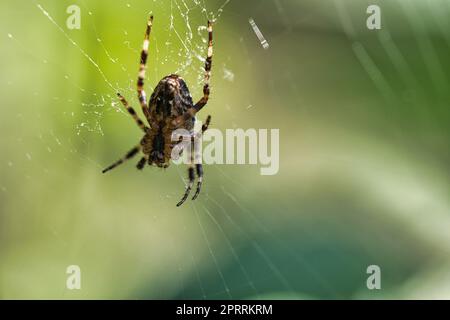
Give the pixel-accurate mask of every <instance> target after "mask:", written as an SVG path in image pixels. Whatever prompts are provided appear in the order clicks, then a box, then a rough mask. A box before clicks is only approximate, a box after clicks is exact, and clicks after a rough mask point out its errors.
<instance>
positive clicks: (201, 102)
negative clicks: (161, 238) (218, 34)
mask: <svg viewBox="0 0 450 320" xmlns="http://www.w3.org/2000/svg"><path fill="white" fill-rule="evenodd" d="M208 38H209V39H208V55H207V57H206V60H205V84H204V85H203V97H202V98H201V99H200V100H199V101H198V102H197V103H196V104H195V105H194V109H195V112H196V113H197V112H198V111H200V109H201V108H203V107H204V106H205V105H206V103H207V102H208V98H209V79H210V78H211V66H212V55H213V42H212V41H213V39H212V22H211V21H208Z"/></svg>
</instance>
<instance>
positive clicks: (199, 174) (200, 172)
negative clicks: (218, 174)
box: [192, 115, 211, 200]
mask: <svg viewBox="0 0 450 320" xmlns="http://www.w3.org/2000/svg"><path fill="white" fill-rule="evenodd" d="M210 123H211V116H210V115H208V117H206V121H205V123H204V124H203V125H202V135H203V133H205V131H206V130H208V127H209V124H210ZM195 169H196V171H197V177H198V181H197V190H195V194H194V196H193V197H192V200H195V199H197V197H198V195H199V194H200V190H201V189H202V183H203V165H202V164H201V163H197V164H196V165H195Z"/></svg>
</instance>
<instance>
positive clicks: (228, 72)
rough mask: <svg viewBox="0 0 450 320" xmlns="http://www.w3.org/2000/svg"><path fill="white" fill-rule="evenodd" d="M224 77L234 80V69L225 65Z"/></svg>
mask: <svg viewBox="0 0 450 320" xmlns="http://www.w3.org/2000/svg"><path fill="white" fill-rule="evenodd" d="M223 79H225V80H228V81H230V82H233V81H234V73H233V71H231V70H229V69H227V68H226V67H225V66H224V67H223Z"/></svg>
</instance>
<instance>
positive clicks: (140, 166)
mask: <svg viewBox="0 0 450 320" xmlns="http://www.w3.org/2000/svg"><path fill="white" fill-rule="evenodd" d="M148 158H149V155H148V154H145V155H144V156H143V157H142V158H141V160H139V162H138V163H137V165H136V168H138V170H142V169H144V167H145V164H146V163H147V161H148Z"/></svg>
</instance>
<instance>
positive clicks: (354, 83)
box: [0, 0, 450, 299]
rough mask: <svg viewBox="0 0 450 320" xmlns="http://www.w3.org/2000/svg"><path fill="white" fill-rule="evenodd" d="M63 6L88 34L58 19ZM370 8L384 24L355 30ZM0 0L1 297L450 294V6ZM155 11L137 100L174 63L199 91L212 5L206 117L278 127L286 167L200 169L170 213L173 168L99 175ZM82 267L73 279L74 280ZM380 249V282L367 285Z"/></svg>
mask: <svg viewBox="0 0 450 320" xmlns="http://www.w3.org/2000/svg"><path fill="white" fill-rule="evenodd" d="M71 4H76V5H78V6H79V7H80V8H81V29H80V30H69V29H68V28H67V27H66V19H67V18H68V16H69V14H68V13H66V8H67V7H68V6H69V5H71ZM370 4H378V5H379V6H380V7H381V12H382V28H381V30H368V29H367V27H366V19H367V17H368V14H367V13H366V9H367V7H368V5H370ZM38 5H40V6H41V8H43V9H44V10H46V11H48V13H49V14H50V16H51V17H52V19H54V20H53V21H54V23H53V22H52V21H51V20H50V19H49V17H47V16H46V15H45V14H44V13H43V11H42V10H40V9H39V7H38ZM0 8H1V10H0V15H1V18H0V29H1V30H2V34H1V36H0V39H1V40H0V41H1V51H0V63H1V73H0V81H1V87H0V88H1V97H2V107H1V111H0V112H1V113H0V148H1V151H0V152H1V153H0V297H1V298H4V299H6V298H8V299H19V298H22V299H33V298H38V299H49V298H61V299H80V298H88V299H94V298H95V299H104V298H114V299H155V298H158V299H161V298H163V299H171V298H179V299H219V298H225V299H227V298H236V299H241V298H300V299H308V298H314V299H324V298H329V299H363V298H364V299H386V298H400V299H407V298H425V299H431V298H450V271H449V270H450V268H449V267H450V256H449V253H450V232H449V230H450V197H449V195H450V179H449V178H450V152H449V138H450V132H449V128H450V125H449V123H450V121H449V120H450V117H449V116H450V112H449V104H448V101H449V98H450V93H449V90H448V88H449V80H450V59H449V55H448V52H449V50H450V32H449V30H450V25H449V24H450V19H448V17H449V16H450V1H439V0H433V1H431V0H428V1H419V0H384V1H375V0H373V1H366V0H334V1H332V0H320V1H317V0H302V1H300V0H271V1H259V0H251V1H250V0H248V1H237V0H231V1H226V0H218V1H211V0H171V1H169V0H167V1H166V0H147V1H138V0H127V1H114V2H112V1H106V0H103V1H100V0H98V1H92V0H84V1H81V0H73V1H66V0H63V1H50V0H42V1H11V0H6V1H2V2H1V3H0ZM150 11H151V12H153V14H154V16H155V21H154V28H153V30H152V34H151V42H150V56H149V63H148V72H147V81H146V89H147V93H148V95H150V92H151V90H152V88H153V87H154V86H155V85H156V83H157V82H158V81H159V79H160V78H162V77H163V76H165V75H167V74H169V73H172V72H179V73H180V74H181V75H183V76H184V78H185V79H186V80H187V82H188V85H189V87H190V89H191V93H192V95H193V96H194V100H196V99H198V98H199V97H200V96H201V89H202V77H203V71H202V68H203V62H202V61H201V58H202V57H204V55H205V54H206V45H205V44H204V42H203V39H204V38H205V37H206V34H205V31H204V30H203V28H202V26H204V25H205V24H206V18H207V17H208V18H215V19H216V23H215V26H214V41H215V43H214V57H213V71H212V72H213V73H212V89H211V90H212V94H211V98H210V102H209V103H208V105H207V106H206V107H205V109H203V110H202V112H200V114H199V119H204V118H205V117H206V115H207V114H211V115H212V125H211V127H213V128H218V129H221V130H225V129H226V128H244V129H246V128H279V129H280V171H279V173H278V174H277V175H274V176H261V175H260V174H259V166H255V165H210V166H205V182H204V189H203V192H202V194H201V195H200V197H199V199H198V200H196V201H195V202H192V201H190V200H189V201H187V202H186V203H185V205H184V206H182V207H180V208H177V207H175V204H176V202H177V201H178V200H179V198H180V197H181V195H182V193H183V191H184V182H183V179H184V177H185V175H186V172H185V171H186V170H185V167H184V166H176V165H172V166H171V167H170V168H169V169H167V170H165V171H163V170H159V169H157V168H150V167H146V169H145V170H144V171H143V172H139V171H137V170H136V169H135V167H134V166H135V163H136V162H137V160H138V159H136V160H133V161H131V162H128V163H127V164H124V165H122V166H121V167H120V168H117V169H116V170H114V171H112V172H110V173H109V174H108V175H102V174H101V169H102V168H104V167H106V166H107V165H109V164H110V163H112V162H113V161H115V160H116V159H118V158H119V157H120V156H122V155H123V154H124V153H125V152H126V151H127V150H129V149H130V148H131V147H132V146H133V145H135V144H136V143H137V142H138V139H140V137H141V132H140V131H139V130H138V128H137V127H136V125H135V124H134V123H133V121H132V120H131V119H130V117H129V116H128V115H127V114H125V113H124V112H123V111H121V109H120V108H121V106H120V105H119V104H118V101H117V100H116V98H115V90H114V89H116V88H118V89H120V90H121V92H122V94H124V95H125V96H126V97H127V98H128V100H129V101H130V102H131V104H132V105H134V106H135V107H137V105H138V102H137V98H136V94H135V81H136V76H137V69H138V57H139V50H140V47H141V44H142V37H143V33H144V28H145V23H146V18H147V16H148V13H149V12H150ZM250 17H252V18H253V19H254V20H255V22H256V24H257V25H258V27H259V28H260V30H261V31H262V33H263V34H264V36H265V38H266V39H267V41H268V43H269V45H270V47H269V49H268V50H264V49H263V48H262V46H261V44H260V43H259V41H258V39H257V37H256V35H255V33H254V32H253V30H252V28H251V26H250V24H249V22H248V19H249V18H250ZM171 25H172V28H171ZM90 59H91V60H90ZM102 73H103V75H102ZM136 109H139V108H136ZM73 264H75V265H79V266H80V268H81V286H82V288H81V290H68V289H67V288H66V278H67V274H66V268H67V266H69V265H73ZM372 264H376V265H378V266H380V268H381V279H382V280H381V286H382V288H381V290H368V289H367V287H366V279H367V277H368V275H367V274H366V268H367V266H369V265H372Z"/></svg>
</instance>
